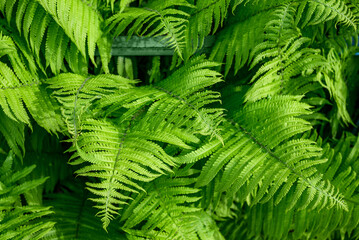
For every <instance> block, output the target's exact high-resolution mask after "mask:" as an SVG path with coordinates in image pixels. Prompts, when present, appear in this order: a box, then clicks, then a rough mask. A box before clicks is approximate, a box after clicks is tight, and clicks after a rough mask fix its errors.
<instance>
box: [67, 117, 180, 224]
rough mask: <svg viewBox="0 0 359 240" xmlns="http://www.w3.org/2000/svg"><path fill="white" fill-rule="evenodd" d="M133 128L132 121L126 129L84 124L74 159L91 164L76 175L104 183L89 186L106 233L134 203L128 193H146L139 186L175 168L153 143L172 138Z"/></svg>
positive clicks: (91, 122)
mask: <svg viewBox="0 0 359 240" xmlns="http://www.w3.org/2000/svg"><path fill="white" fill-rule="evenodd" d="M132 124H134V123H132V119H131V120H128V121H127V122H125V123H124V124H123V125H122V126H116V125H115V124H113V123H111V122H109V121H104V120H94V119H87V120H83V122H82V125H81V127H82V132H81V135H80V136H79V137H78V140H77V144H76V148H74V150H76V151H77V152H76V153H75V155H74V156H73V158H76V157H77V156H79V157H80V158H79V159H74V161H73V164H80V163H84V162H86V163H87V166H84V167H82V168H81V169H79V170H78V171H76V173H77V174H79V175H81V176H88V177H95V178H97V179H98V180H100V182H92V183H90V182H89V183H87V185H88V189H89V190H90V191H91V192H92V193H94V194H95V195H97V196H98V197H97V198H91V199H92V200H93V201H95V202H96V203H97V205H96V207H97V208H98V209H100V211H99V212H98V214H97V215H98V216H100V217H101V220H102V222H103V226H104V228H105V229H106V228H107V226H108V225H109V223H110V220H112V219H113V218H114V215H116V214H118V210H119V209H120V208H121V207H122V205H123V204H126V201H128V200H130V199H131V198H130V197H129V196H128V193H132V192H134V193H137V192H140V191H143V188H142V187H141V186H140V185H139V182H150V181H152V180H154V179H155V178H157V177H159V176H160V175H162V174H165V173H169V172H171V167H173V166H174V165H175V163H174V161H173V158H172V157H171V156H169V155H168V154H167V153H166V152H165V151H164V150H163V149H162V147H161V146H160V145H159V144H157V143H156V142H154V141H153V140H156V141H158V142H165V143H166V142H167V139H168V138H169V136H168V135H164V136H161V134H160V133H158V132H153V133H152V132H151V131H148V130H147V128H146V126H143V127H142V128H136V126H134V127H132ZM169 139H170V138H169ZM170 140H171V139H170ZM88 164H90V165H88Z"/></svg>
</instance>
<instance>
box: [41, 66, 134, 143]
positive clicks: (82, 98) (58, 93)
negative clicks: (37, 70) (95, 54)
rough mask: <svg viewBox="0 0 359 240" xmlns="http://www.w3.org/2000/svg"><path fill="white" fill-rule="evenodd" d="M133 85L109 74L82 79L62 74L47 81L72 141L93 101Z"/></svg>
mask: <svg viewBox="0 0 359 240" xmlns="http://www.w3.org/2000/svg"><path fill="white" fill-rule="evenodd" d="M133 83H135V81H131V80H129V79H126V78H123V77H120V76H116V75H110V74H104V75H98V76H88V77H84V76H82V75H77V74H72V73H64V74H60V75H58V76H56V77H54V78H51V79H48V80H47V84H49V88H50V89H53V90H54V92H53V96H54V97H55V98H56V99H57V100H58V102H59V103H60V104H61V113H62V118H63V121H64V122H66V124H67V128H68V132H69V133H70V134H72V135H73V139H74V141H76V139H77V137H78V135H79V132H80V130H81V129H80V125H81V118H82V115H86V111H88V108H89V107H90V106H91V104H92V102H93V101H94V100H98V99H100V98H102V97H104V96H105V95H107V94H110V93H114V92H116V91H118V90H120V89H122V90H123V89H129V88H132V87H133V86H132V84H133ZM90 115H91V114H90Z"/></svg>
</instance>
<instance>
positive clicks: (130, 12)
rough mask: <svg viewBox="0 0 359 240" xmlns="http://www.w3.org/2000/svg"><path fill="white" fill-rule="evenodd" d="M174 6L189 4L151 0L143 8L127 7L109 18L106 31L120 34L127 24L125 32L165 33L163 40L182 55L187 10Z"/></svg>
mask: <svg viewBox="0 0 359 240" xmlns="http://www.w3.org/2000/svg"><path fill="white" fill-rule="evenodd" d="M176 7H189V8H191V7H193V6H192V5H191V4H189V3H187V2H186V1H185V0H179V1H174V0H171V1H165V2H163V1H152V2H150V3H149V4H147V5H146V6H145V7H144V8H127V9H126V10H125V11H124V12H119V13H117V14H115V15H114V16H112V17H111V18H109V19H108V20H107V21H106V22H107V25H108V31H114V34H115V35H116V36H117V35H120V34H121V33H122V32H124V31H125V30H126V28H128V27H129V26H130V25H131V27H130V28H129V30H128V32H127V35H128V36H132V35H133V34H135V33H138V34H140V35H145V36H165V40H166V43H167V44H168V45H169V46H171V47H173V48H174V49H175V51H176V53H177V54H178V55H179V56H180V57H181V58H182V55H183V53H182V52H183V49H184V47H185V45H186V43H185V29H186V25H187V21H188V20H187V18H188V17H189V14H188V13H186V12H185V11H182V10H179V9H176Z"/></svg>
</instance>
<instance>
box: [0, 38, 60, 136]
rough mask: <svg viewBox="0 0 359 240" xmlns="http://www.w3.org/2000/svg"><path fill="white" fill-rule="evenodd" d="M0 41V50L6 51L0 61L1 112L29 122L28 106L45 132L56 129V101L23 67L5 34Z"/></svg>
mask: <svg viewBox="0 0 359 240" xmlns="http://www.w3.org/2000/svg"><path fill="white" fill-rule="evenodd" d="M0 41H1V44H2V45H3V46H4V48H3V49H1V50H0V52H1V53H0V54H1V55H5V54H6V56H3V59H4V62H2V61H0V95H1V97H0V106H1V108H2V109H3V111H4V113H5V114H6V115H7V116H8V117H9V118H10V119H12V120H14V121H19V122H22V123H25V124H27V125H30V126H31V123H30V117H29V115H28V112H27V110H28V111H29V112H30V113H31V115H32V116H33V118H34V119H35V120H36V121H37V122H38V124H39V125H41V126H42V127H44V128H45V129H46V130H48V131H49V132H57V131H60V130H61V126H62V122H61V120H60V119H59V118H58V117H57V115H56V110H57V109H56V105H55V104H54V102H53V101H52V100H51V99H50V98H49V96H48V93H47V92H46V90H45V89H44V88H43V86H42V85H41V82H40V81H39V79H38V78H37V76H36V75H33V74H31V73H30V72H29V71H28V70H27V69H26V68H25V64H24V63H23V61H22V58H21V56H20V55H19V54H18V52H17V50H18V49H17V48H16V47H15V44H14V43H13V41H12V40H11V39H10V38H9V37H6V36H0ZM6 60H7V61H6ZM6 62H8V64H7V63H6ZM25 106H26V107H25Z"/></svg>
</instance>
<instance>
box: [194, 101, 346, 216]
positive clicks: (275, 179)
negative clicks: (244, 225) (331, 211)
mask: <svg viewBox="0 0 359 240" xmlns="http://www.w3.org/2000/svg"><path fill="white" fill-rule="evenodd" d="M299 100H300V97H295V96H275V97H272V98H271V99H263V100H260V101H257V102H254V103H247V104H246V105H245V106H244V107H243V108H242V110H241V111H239V112H238V114H236V115H235V120H236V122H237V123H238V126H236V127H233V128H232V127H229V126H227V127H226V128H225V129H226V131H227V132H228V135H226V137H227V136H228V137H227V138H224V143H225V147H223V148H220V147H219V145H218V143H217V145H213V143H207V144H205V145H204V146H203V147H202V148H203V149H208V150H209V151H211V152H213V153H212V154H211V156H210V158H209V160H208V161H207V162H206V164H205V165H204V167H203V169H202V172H201V175H200V176H199V178H198V181H197V183H196V184H197V186H205V185H207V184H209V183H210V182H211V181H212V180H213V179H214V178H215V176H216V175H217V174H218V173H219V172H220V171H221V169H223V172H222V171H221V172H222V173H221V174H220V175H218V176H219V181H218V183H217V182H216V187H215V191H216V192H228V194H229V196H231V195H232V194H235V193H237V192H238V193H240V195H241V199H243V200H244V199H246V198H247V197H249V196H253V200H252V201H251V204H255V203H258V202H266V201H269V200H271V199H272V200H273V199H274V200H273V201H274V202H275V203H276V204H279V203H280V202H281V201H283V197H285V196H287V197H288V196H291V197H290V198H289V199H288V201H287V203H288V204H287V206H286V209H287V211H289V210H290V209H292V208H294V207H296V208H298V207H300V206H309V207H313V208H314V207H318V208H319V209H321V208H324V207H327V206H328V207H333V206H337V207H339V208H343V209H346V208H347V204H346V202H345V201H344V200H343V196H342V194H341V193H339V192H338V190H337V189H336V188H335V187H334V186H333V185H332V184H331V183H329V182H327V181H325V180H324V179H323V177H322V175H321V174H320V173H319V172H318V171H317V170H316V166H317V165H318V164H321V163H323V162H324V161H325V160H323V159H321V158H320V156H321V154H322V152H321V149H320V148H319V147H317V146H316V145H315V142H313V141H311V140H308V139H302V138H298V137H295V136H296V135H297V134H299V133H303V132H306V131H308V130H309V129H310V128H311V127H310V125H309V123H308V122H306V121H304V120H302V119H299V118H298V116H300V115H305V114H308V113H310V111H309V110H308V109H309V106H308V105H306V104H303V103H300V102H299ZM264 116H265V117H264ZM262 119H265V121H264V122H261V121H262ZM196 154H201V155H202V156H206V154H203V153H201V152H200V151H197V152H196ZM188 156H190V155H188ZM192 157H196V158H197V159H199V158H201V156H193V155H192Z"/></svg>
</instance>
